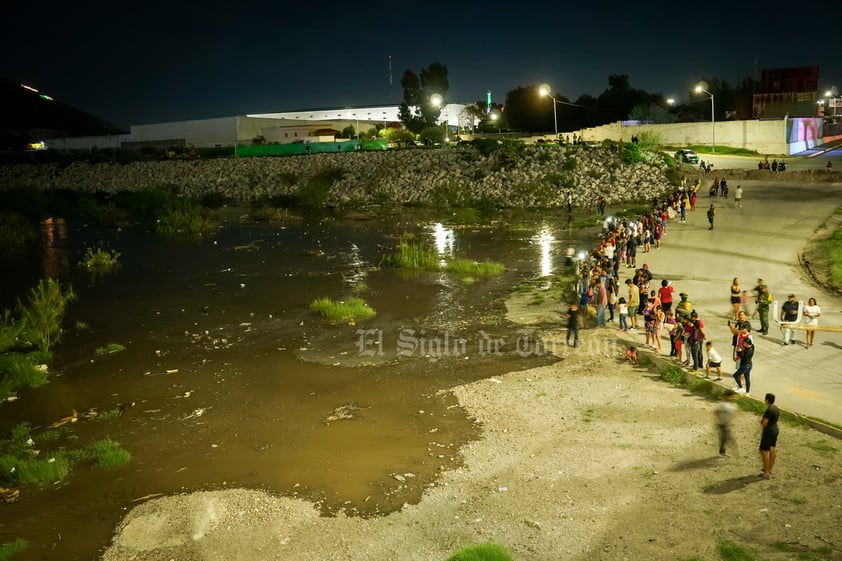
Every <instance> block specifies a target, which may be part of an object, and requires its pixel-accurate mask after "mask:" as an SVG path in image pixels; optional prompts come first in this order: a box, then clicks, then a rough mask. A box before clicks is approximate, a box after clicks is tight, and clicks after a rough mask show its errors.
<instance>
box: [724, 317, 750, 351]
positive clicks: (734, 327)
mask: <svg viewBox="0 0 842 561" xmlns="http://www.w3.org/2000/svg"><path fill="white" fill-rule="evenodd" d="M728 329H729V330H730V331H731V346H732V347H733V353H732V356H733V357H734V360H737V354H738V353H739V352H740V348H741V347H742V342H743V341H744V340H745V338H746V337H747V336H750V335H749V334H750V333H751V322H749V321H748V317H747V316H746V313H745V312H743V311H740V313H739V314H737V321H735V322H734V323H731V321H730V320H729V321H728Z"/></svg>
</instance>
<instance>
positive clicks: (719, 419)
mask: <svg viewBox="0 0 842 561" xmlns="http://www.w3.org/2000/svg"><path fill="white" fill-rule="evenodd" d="M708 344H710V343H708ZM736 401H737V394H735V393H734V392H733V391H731V390H725V393H723V394H722V400H721V401H720V402H719V404H718V405H717V406H716V409H715V410H714V412H713V414H714V416H715V417H716V428H717V429H718V431H719V456H720V457H721V458H727V457H728V454H726V453H725V445H726V444H728V443H733V442H734V435H733V433H732V432H731V420H732V419H733V418H734V413H735V412H736V411H737V404H736V403H735V402H736Z"/></svg>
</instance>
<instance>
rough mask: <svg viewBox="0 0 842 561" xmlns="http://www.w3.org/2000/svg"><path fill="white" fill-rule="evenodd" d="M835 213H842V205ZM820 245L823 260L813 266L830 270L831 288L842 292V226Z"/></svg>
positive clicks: (819, 243) (837, 214)
mask: <svg viewBox="0 0 842 561" xmlns="http://www.w3.org/2000/svg"><path fill="white" fill-rule="evenodd" d="M834 215H836V216H840V215H842V207H839V208H837V209H836V211H835V212H834ZM818 246H819V249H820V250H821V251H820V256H821V257H820V258H821V262H820V263H814V264H812V267H813V268H818V269H823V270H826V271H828V273H829V277H828V278H829V280H830V283H831V285H832V286H831V288H833V289H834V290H835V291H837V292H842V227H840V228H837V229H836V230H834V232H833V233H832V234H831V235H830V236H829V237H827V238H826V239H824V240H822V241H820V242H818Z"/></svg>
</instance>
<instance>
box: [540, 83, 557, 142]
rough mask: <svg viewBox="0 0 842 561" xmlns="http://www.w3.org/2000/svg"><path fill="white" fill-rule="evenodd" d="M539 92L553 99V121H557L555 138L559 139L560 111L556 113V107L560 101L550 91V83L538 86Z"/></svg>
mask: <svg viewBox="0 0 842 561" xmlns="http://www.w3.org/2000/svg"><path fill="white" fill-rule="evenodd" d="M538 93H539V94H541V95H542V96H547V97H548V98H550V99H552V100H553V122H554V123H555V139H556V140H558V113H556V108H555V106H556V103H558V101H557V100H556V98H554V97H553V96H552V94H551V93H550V86H549V85H548V84H541V86H540V87H539V88H538Z"/></svg>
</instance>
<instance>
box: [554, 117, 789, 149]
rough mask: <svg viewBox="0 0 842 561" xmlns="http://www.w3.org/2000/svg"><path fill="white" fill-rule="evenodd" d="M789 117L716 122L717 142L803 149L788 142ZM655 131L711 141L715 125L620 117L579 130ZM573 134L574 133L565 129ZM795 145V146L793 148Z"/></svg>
mask: <svg viewBox="0 0 842 561" xmlns="http://www.w3.org/2000/svg"><path fill="white" fill-rule="evenodd" d="M786 125H787V120H786V119H783V118H781V119H770V120H759V119H758V120H752V121H721V122H717V123H716V130H715V132H716V144H717V145H722V146H730V147H732V148H745V149H747V150H755V151H757V152H759V153H761V154H786V155H790V154H792V153H794V152H800V151H803V150H804V148H803V147H800V146H792V147H791V146H790V143H789V142H787V134H786V133H787V127H786ZM643 132H652V133H655V134H658V135H659V136H660V137H661V142H662V143H663V144H665V145H670V146H686V145H694V144H695V145H698V144H711V142H712V140H713V134H714V131H713V127H712V125H711V123H710V122H701V123H667V124H653V125H633V126H625V127H624V126H622V125H621V123H620V122H619V121H618V122H616V123H611V124H608V125H602V126H599V127H593V128H588V129H583V130H582V131H579V134H580V135H581V136H582V137H583V138H584V139H585V140H586V141H602V140H605V139H609V140H618V141H619V140H622V141H624V142H629V141H631V137H632V136H640V134H641V133H643ZM562 134H564V135H565V136H567V135H568V134H569V135H570V136H572V135H573V133H572V132H571V133H562ZM793 148H794V149H793Z"/></svg>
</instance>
